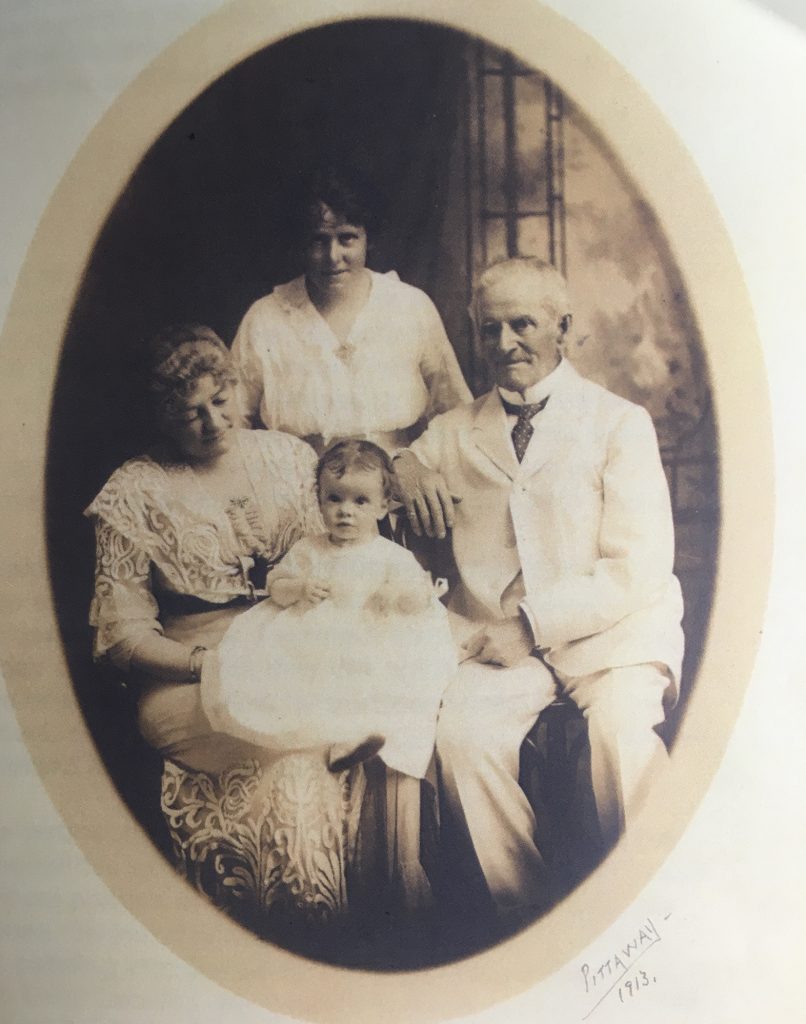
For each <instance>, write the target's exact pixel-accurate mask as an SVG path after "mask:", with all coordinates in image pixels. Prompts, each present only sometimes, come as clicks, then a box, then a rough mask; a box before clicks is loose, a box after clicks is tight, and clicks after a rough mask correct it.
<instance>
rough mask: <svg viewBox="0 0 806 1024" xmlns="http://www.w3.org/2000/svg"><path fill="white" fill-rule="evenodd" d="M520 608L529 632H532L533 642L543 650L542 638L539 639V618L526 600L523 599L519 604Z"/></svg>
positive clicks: (538, 648)
mask: <svg viewBox="0 0 806 1024" xmlns="http://www.w3.org/2000/svg"><path fill="white" fill-rule="evenodd" d="M518 610H519V611H520V613H521V619H522V620H523V621H524V622H525V623H526V625H527V626H528V627H529V632H530V633H531V634H532V642H533V644H534V646H535V647H536V648H537V650H542V647H541V644H540V640H539V639H538V629H537V620H536V619H535V617H534V615H533V614H532V609H531V608H530V607H529V605H528V604H527V602H526V601H521V603H520V604H519V605H518Z"/></svg>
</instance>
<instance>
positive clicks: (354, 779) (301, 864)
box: [162, 754, 363, 924]
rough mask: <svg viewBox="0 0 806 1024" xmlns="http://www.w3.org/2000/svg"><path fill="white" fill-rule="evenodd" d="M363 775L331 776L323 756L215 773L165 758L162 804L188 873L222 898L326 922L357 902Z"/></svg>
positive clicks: (252, 910)
mask: <svg viewBox="0 0 806 1024" xmlns="http://www.w3.org/2000/svg"><path fill="white" fill-rule="evenodd" d="M362 795H363V775H358V774H357V773H350V772H343V773H341V775H338V776H336V775H331V774H329V773H328V772H327V771H326V770H325V769H324V766H323V764H322V759H321V755H320V756H318V757H317V756H314V755H310V754H295V755H290V756H288V757H285V758H282V759H281V760H279V761H277V762H275V763H273V764H272V765H270V766H268V767H265V766H261V765H260V763H259V762H258V761H247V762H245V763H243V764H240V765H236V766H234V767H232V768H229V769H227V770H226V771H224V772H222V773H221V775H220V776H218V777H213V776H211V775H208V774H206V773H204V772H198V771H190V770H189V769H186V768H182V767H180V766H179V765H177V764H174V763H173V762H171V761H166V762H165V769H164V772H163V777H162V811H163V814H164V815H165V819H166V821H167V823H168V828H169V830H170V834H171V840H172V843H173V849H174V854H175V857H176V863H177V866H178V868H179V871H180V874H182V875H183V876H184V877H185V878H187V879H188V880H189V881H190V882H191V883H192V884H193V885H194V886H195V887H196V888H197V889H198V890H199V891H200V892H202V893H204V894H205V895H206V896H207V897H208V898H209V899H210V900H211V901H212V902H213V903H214V904H215V905H216V906H218V907H219V908H221V909H224V910H228V911H235V912H239V911H240V912H241V913H242V914H243V913H245V914H246V915H247V916H249V917H251V918H254V917H255V916H258V917H261V918H264V919H265V920H267V921H268V920H270V919H271V918H272V917H274V916H275V915H276V914H277V913H278V912H280V911H282V913H283V914H285V915H287V914H288V913H289V912H291V913H293V915H294V916H295V917H298V918H300V919H302V920H303V921H305V922H307V923H314V924H318V923H326V922H329V921H333V920H335V919H337V918H341V917H343V916H344V915H345V914H346V912H347V909H348V900H347V888H346V868H347V864H348V861H349V859H350V857H351V855H352V853H353V852H354V849H355V837H356V833H357V827H358V816H359V811H360V806H361V796H362Z"/></svg>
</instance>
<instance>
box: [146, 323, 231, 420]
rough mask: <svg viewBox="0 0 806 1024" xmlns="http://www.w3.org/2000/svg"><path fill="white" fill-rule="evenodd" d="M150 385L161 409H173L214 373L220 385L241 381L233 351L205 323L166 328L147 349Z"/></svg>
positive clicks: (150, 389)
mask: <svg viewBox="0 0 806 1024" xmlns="http://www.w3.org/2000/svg"><path fill="white" fill-rule="evenodd" d="M146 374H147V386H148V390H149V392H150V394H151V397H152V399H153V401H154V404H155V405H156V407H157V410H158V411H159V412H161V413H162V412H168V413H170V412H172V411H174V408H175V407H176V406H177V405H179V404H180V403H181V402H182V400H183V399H184V398H186V397H187V396H188V395H189V394H190V392H191V391H192V390H193V388H194V387H195V385H196V382H197V381H198V380H199V378H201V377H204V376H208V375H209V376H211V377H212V378H213V379H214V380H215V382H216V384H219V385H224V384H234V383H235V382H236V380H237V378H236V375H235V371H234V369H233V367H232V360H231V358H230V354H229V350H228V349H227V346H226V345H225V344H224V342H223V341H222V340H221V339H220V338H219V336H218V335H217V334H216V333H215V331H214V330H212V328H210V327H205V326H204V325H203V324H179V325H176V326H171V327H166V328H165V329H164V330H162V331H160V332H159V334H157V335H156V336H155V337H154V338H153V339H152V340H151V342H150V343H149V345H148V347H147V350H146Z"/></svg>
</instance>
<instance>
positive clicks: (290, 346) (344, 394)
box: [232, 272, 471, 444]
mask: <svg viewBox="0 0 806 1024" xmlns="http://www.w3.org/2000/svg"><path fill="white" fill-rule="evenodd" d="M371 275H372V288H371V291H370V295H369V298H368V300H367V303H366V305H365V306H364V308H363V309H362V311H361V312H360V313H359V315H358V317H357V319H356V321H355V324H354V325H353V328H352V330H351V332H350V337H349V338H348V341H347V343H346V344H345V345H341V344H340V343H339V341H338V339H337V338H336V336H335V335H334V333H333V331H332V330H331V328H330V326H329V325H328V324H327V322H326V321H325V320H324V318H323V317H322V316H321V315H320V313H319V312H318V310H317V309H316V307H315V306H314V305H313V303H312V302H311V300H310V298H309V297H308V293H307V290H306V288H305V280H304V278H302V277H300V278H297V279H296V280H294V281H291V282H289V283H288V284H284V285H280V286H278V287H277V288H275V290H274V291H273V292H272V293H271V294H270V295H267V296H264V297H263V298H262V299H258V301H257V302H255V303H254V305H252V307H251V308H250V309H249V310H248V311H247V313H246V316H245V317H244V319H243V322H242V323H241V326H240V328H239V329H238V334H237V336H236V338H235V341H234V343H233V347H232V352H233V357H234V359H235V363H236V366H237V369H238V373H239V376H240V381H241V390H242V397H243V404H244V412H245V413H246V415H247V416H250V417H254V416H255V414H259V415H260V419H261V420H262V422H263V423H264V424H265V425H266V426H268V427H272V428H274V429H276V430H286V431H288V432H289V433H291V434H295V435H296V436H297V437H314V436H320V437H321V438H322V439H323V442H324V444H327V443H328V442H329V441H330V440H331V439H333V438H339V437H367V436H373V435H375V436H377V435H383V434H393V433H395V432H398V433H399V432H401V431H406V430H409V429H410V428H412V427H414V426H415V425H416V424H420V425H421V427H422V425H423V424H424V422H425V421H426V420H427V419H430V418H431V417H432V416H434V415H436V414H437V413H440V412H446V411H447V410H448V409H452V408H453V407H454V406H455V405H458V404H459V403H460V402H465V401H468V400H469V399H470V398H471V395H470V392H469V390H468V388H467V385H466V383H465V380H464V377H463V376H462V371H461V370H460V369H459V364H458V362H457V361H456V355H455V354H454V351H453V349H452V348H451V344H450V342H449V341H448V337H447V335H446V334H445V328H444V327H443V326H442V320H441V319H440V316H439V313H438V312H437V310H436V307H435V306H434V304H433V302H432V301H431V300H430V299H429V298H428V296H427V295H426V294H425V292H422V291H420V290H419V289H418V288H414V287H412V286H411V285H408V284H404V283H403V282H402V281H401V280H400V279H399V278H398V276H397V274H395V273H394V272H391V273H389V274H377V273H375V272H371ZM410 439H413V437H412V438H410Z"/></svg>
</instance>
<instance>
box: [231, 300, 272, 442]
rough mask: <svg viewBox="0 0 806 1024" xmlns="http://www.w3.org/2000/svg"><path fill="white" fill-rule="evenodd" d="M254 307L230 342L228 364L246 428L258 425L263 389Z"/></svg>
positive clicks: (262, 373) (263, 382) (262, 371)
mask: <svg viewBox="0 0 806 1024" xmlns="http://www.w3.org/2000/svg"><path fill="white" fill-rule="evenodd" d="M256 318H257V314H256V312H255V309H254V306H253V307H252V308H251V309H249V310H247V313H246V316H244V318H243V320H242V321H241V325H240V327H239V328H238V332H237V334H236V335H235V340H234V341H233V343H232V362H233V366H234V367H235V372H236V373H237V375H238V402H239V405H240V410H241V413H242V415H243V418H244V423H245V425H246V426H249V427H252V426H256V425H260V423H261V421H260V404H261V401H262V399H263V392H264V390H265V378H264V368H263V363H262V362H261V359H260V356H259V354H258V337H257V331H256V324H255V320H256Z"/></svg>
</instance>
